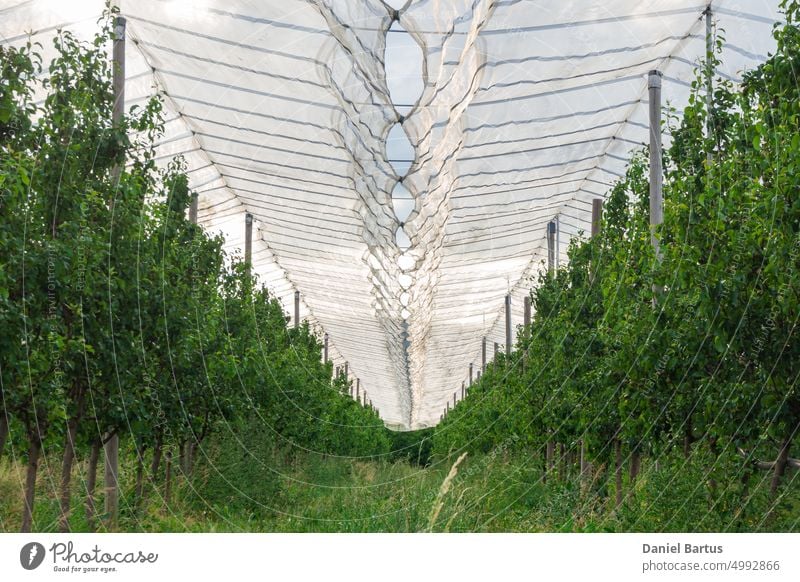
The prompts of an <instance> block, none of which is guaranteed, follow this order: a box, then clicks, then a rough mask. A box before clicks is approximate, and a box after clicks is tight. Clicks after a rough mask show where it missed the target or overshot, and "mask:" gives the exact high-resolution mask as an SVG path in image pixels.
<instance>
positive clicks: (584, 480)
mask: <svg viewBox="0 0 800 582" xmlns="http://www.w3.org/2000/svg"><path fill="white" fill-rule="evenodd" d="M579 451H580V452H579V453H578V454H579V455H580V471H581V472H580V478H579V481H580V490H581V495H585V494H586V491H587V488H588V487H587V486H588V484H589V475H588V471H587V468H588V467H587V466H586V443H584V442H583V439H581V440H580V449H579Z"/></svg>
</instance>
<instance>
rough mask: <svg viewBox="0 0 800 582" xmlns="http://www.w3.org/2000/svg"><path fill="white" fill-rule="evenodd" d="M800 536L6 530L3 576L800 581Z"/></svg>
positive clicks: (0, 547) (227, 581)
mask: <svg viewBox="0 0 800 582" xmlns="http://www.w3.org/2000/svg"><path fill="white" fill-rule="evenodd" d="M798 550H800V534H583V535H581V534H74V535H73V534H65V535H57V534H51V535H40V534H30V535H28V534H4V535H0V580H66V579H69V580H86V579H90V580H109V581H111V580H113V581H115V582H117V581H119V582H121V581H125V580H131V581H137V582H140V581H142V580H148V581H153V582H155V581H160V580H171V581H179V580H186V581H188V580H190V579H189V578H188V577H192V578H191V579H192V580H203V581H204V580H222V581H224V582H233V581H238V580H253V579H259V580H262V579H267V580H300V581H315V580H319V581H324V582H334V581H342V582H357V581H360V580H365V581H366V580H369V581H380V582H393V581H396V582H411V581H417V580H424V581H426V582H427V581H437V580H441V581H442V582H444V581H449V580H487V581H489V580H491V581H494V580H531V581H534V580H554V581H562V580H564V581H571V580H591V581H592V582H594V581H596V580H613V581H614V582H623V581H627V580H658V581H667V580H687V581H688V580H693V581H694V580H696V581H701V580H710V581H719V582H727V581H728V580H764V581H767V582H770V581H774V582H778V581H783V580H787V581H788V580H791V581H797V580H800V568H799V567H798V563H800V557H798V553H799V552H798Z"/></svg>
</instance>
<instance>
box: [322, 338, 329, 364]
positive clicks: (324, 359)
mask: <svg viewBox="0 0 800 582" xmlns="http://www.w3.org/2000/svg"><path fill="white" fill-rule="evenodd" d="M322 363H323V364H327V363H328V334H327V333H326V334H325V336H324V338H323V340H322Z"/></svg>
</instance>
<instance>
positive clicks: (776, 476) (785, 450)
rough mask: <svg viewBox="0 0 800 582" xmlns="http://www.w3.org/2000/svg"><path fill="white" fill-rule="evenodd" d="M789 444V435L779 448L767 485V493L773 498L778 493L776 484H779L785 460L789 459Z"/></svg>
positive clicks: (784, 467) (790, 441) (790, 440)
mask: <svg viewBox="0 0 800 582" xmlns="http://www.w3.org/2000/svg"><path fill="white" fill-rule="evenodd" d="M791 444H792V439H791V437H790V438H787V439H785V440H784V441H783V444H782V445H781V450H780V451H779V452H778V459H777V460H776V461H775V469H774V470H773V473H772V482H771V483H770V485H769V495H770V497H771V498H773V499H774V498H775V496H776V495H777V494H778V485H780V482H781V477H782V476H783V473H784V471H785V470H786V462H787V461H788V459H789V447H791Z"/></svg>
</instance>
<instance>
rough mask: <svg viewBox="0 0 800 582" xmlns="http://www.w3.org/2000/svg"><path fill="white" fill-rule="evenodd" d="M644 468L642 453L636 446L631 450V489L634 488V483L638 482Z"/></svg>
mask: <svg viewBox="0 0 800 582" xmlns="http://www.w3.org/2000/svg"><path fill="white" fill-rule="evenodd" d="M641 468H642V454H641V453H640V452H639V448H638V447H635V448H634V449H633V451H632V452H631V466H630V475H629V476H630V485H631V489H633V486H634V484H635V483H636V479H637V477H639V471H640V470H641Z"/></svg>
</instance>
